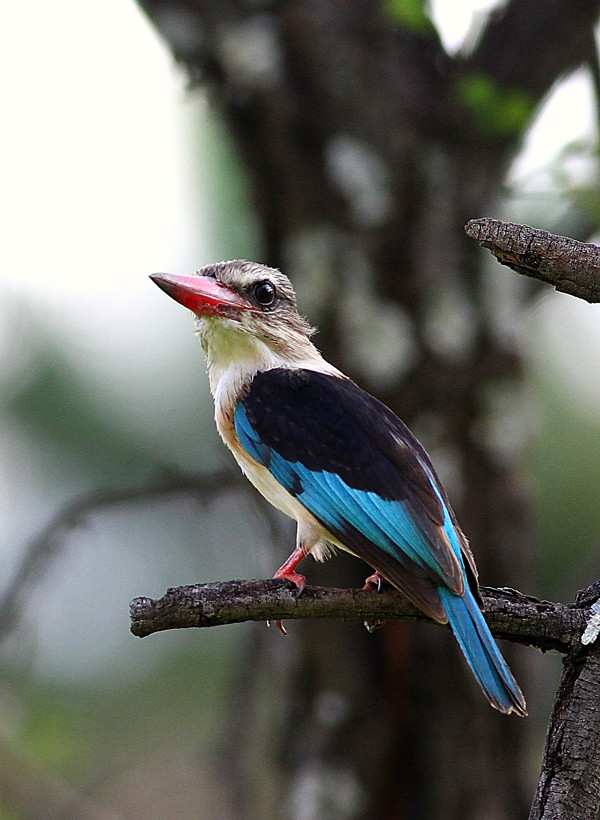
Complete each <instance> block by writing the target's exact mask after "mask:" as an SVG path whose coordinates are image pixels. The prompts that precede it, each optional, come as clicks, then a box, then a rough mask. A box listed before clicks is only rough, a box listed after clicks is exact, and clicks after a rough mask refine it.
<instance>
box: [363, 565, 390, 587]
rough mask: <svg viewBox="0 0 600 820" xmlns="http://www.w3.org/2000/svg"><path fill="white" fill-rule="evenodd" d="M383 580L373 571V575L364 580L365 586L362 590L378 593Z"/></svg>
mask: <svg viewBox="0 0 600 820" xmlns="http://www.w3.org/2000/svg"><path fill="white" fill-rule="evenodd" d="M384 580H385V579H384V578H382V577H381V575H380V574H379V573H378V572H377V570H375V572H374V573H373V575H369V577H368V578H365V585H364V587H363V589H367V590H371V591H372V592H375V591H376V592H380V590H381V585H382V584H383V583H384Z"/></svg>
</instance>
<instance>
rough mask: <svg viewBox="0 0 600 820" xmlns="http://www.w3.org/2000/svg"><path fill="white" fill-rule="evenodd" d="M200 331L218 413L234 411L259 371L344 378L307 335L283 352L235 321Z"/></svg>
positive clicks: (287, 346) (217, 324) (201, 328)
mask: <svg viewBox="0 0 600 820" xmlns="http://www.w3.org/2000/svg"><path fill="white" fill-rule="evenodd" d="M199 329H200V340H201V342H202V347H203V348H204V352H205V354H206V361H207V366H208V379H209V384H210V390H211V393H212V395H213V398H214V400H215V405H216V408H217V411H218V410H219V409H221V410H228V409H230V408H232V407H233V405H235V402H236V401H237V400H238V398H239V396H240V395H241V393H242V392H243V391H244V390H245V388H246V386H247V385H248V384H250V382H251V381H252V379H253V378H254V376H255V375H256V374H257V373H258V372H259V371H265V370H271V369H272V368H275V367H290V368H306V369H308V370H317V371H320V372H324V373H331V374H332V375H338V376H341V375H342V374H341V373H340V372H339V371H338V370H337V369H336V368H335V367H333V365H331V364H329V362H327V361H325V359H324V358H323V357H322V356H321V354H320V353H319V351H318V350H317V348H316V347H315V346H314V345H313V343H312V342H311V341H310V339H308V338H306V337H304V336H303V337H299V338H298V339H297V340H294V343H293V344H288V345H286V346H285V348H283V346H282V349H281V350H275V349H273V348H272V347H271V346H270V345H268V344H267V343H266V342H264V341H263V340H262V339H259V338H258V337H256V336H254V335H251V334H249V333H247V332H246V331H244V330H243V329H241V328H238V327H237V326H236V325H235V324H233V322H232V323H223V322H222V320H221V322H219V323H210V322H209V323H206V322H205V323H204V324H203V325H202V326H200V328H199Z"/></svg>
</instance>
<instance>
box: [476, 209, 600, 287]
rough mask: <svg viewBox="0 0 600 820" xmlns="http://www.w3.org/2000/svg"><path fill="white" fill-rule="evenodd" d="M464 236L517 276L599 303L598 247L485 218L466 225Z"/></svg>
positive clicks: (599, 247) (599, 256) (599, 267)
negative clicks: (492, 255)
mask: <svg viewBox="0 0 600 820" xmlns="http://www.w3.org/2000/svg"><path fill="white" fill-rule="evenodd" d="M465 233H466V234H467V236H468V237H470V238H471V239H475V240H476V241H477V242H479V244H480V245H482V246H483V247H484V248H488V249H489V250H490V251H491V252H492V253H493V254H494V256H495V257H496V259H498V261H499V262H501V263H502V264H503V265H506V266H507V267H509V268H512V270H515V271H517V273H520V274H522V275H523V276H529V277H531V278H533V279H539V280H540V281H542V282H546V283H548V284H551V285H554V287H555V288H556V290H558V291H561V292H562V293H568V294H570V295H571V296H577V297H578V298H579V299H585V301H586V302H594V303H595V302H600V246H598V245H592V244H588V243H585V242H578V241H577V240H576V239H570V238H569V237H567V236H558V235H557V234H552V233H548V232H547V231H540V230H538V229H537V228H530V227H529V226H528V225H516V224H514V223H513V222H500V221H499V220H497V219H488V218H487V217H485V218H483V219H472V220H471V221H470V222H467V224H466V225H465Z"/></svg>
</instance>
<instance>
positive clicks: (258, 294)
mask: <svg viewBox="0 0 600 820" xmlns="http://www.w3.org/2000/svg"><path fill="white" fill-rule="evenodd" d="M254 298H255V299H256V301H257V302H258V304H259V305H261V306H262V307H269V306H270V305H272V304H273V302H274V301H275V286H274V285H273V284H271V282H269V281H268V280H267V279H265V280H264V281H262V282H259V283H258V284H257V285H255V287H254Z"/></svg>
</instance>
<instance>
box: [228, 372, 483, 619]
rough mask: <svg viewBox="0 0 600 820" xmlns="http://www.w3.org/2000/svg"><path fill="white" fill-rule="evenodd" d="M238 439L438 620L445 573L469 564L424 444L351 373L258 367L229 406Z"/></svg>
mask: <svg viewBox="0 0 600 820" xmlns="http://www.w3.org/2000/svg"><path fill="white" fill-rule="evenodd" d="M235 428H236V432H237V435H238V438H239V440H240V442H241V444H242V446H243V447H244V448H245V449H246V450H247V451H248V453H249V454H250V455H251V456H252V457H253V458H255V459H256V460H257V461H258V462H259V463H260V464H262V465H263V466H264V467H266V468H267V469H268V470H269V471H270V472H271V473H272V474H273V476H274V477H275V478H276V479H277V480H278V481H279V483H280V484H282V486H283V487H285V489H286V490H287V491H288V492H289V493H291V494H292V495H293V496H295V497H296V498H297V499H298V501H300V502H301V503H302V504H303V506H304V507H306V509H307V510H309V511H310V512H311V513H312V515H314V516H315V517H316V518H317V519H318V520H319V521H320V522H321V523H322V524H323V526H324V527H325V528H326V529H327V530H328V531H329V532H330V533H331V534H332V535H333V536H335V538H336V539H337V540H338V541H340V543H342V544H344V545H345V546H346V547H347V548H348V550H349V551H351V552H353V553H354V554H355V555H357V556H358V557H360V558H362V559H364V560H365V561H366V562H367V563H368V564H370V565H371V566H372V567H374V568H375V569H377V570H379V571H380V572H381V574H382V575H383V576H384V577H385V578H386V579H387V580H388V581H390V582H391V583H393V584H394V585H396V586H398V587H399V588H400V589H402V590H403V591H404V592H405V593H406V595H407V596H408V597H410V598H411V599H412V600H413V601H414V602H415V603H416V604H417V605H418V606H420V607H422V608H423V609H424V610H425V611H426V612H428V613H429V614H431V615H432V617H434V618H437V619H438V620H444V621H445V620H446V616H445V613H444V611H443V608H442V606H441V602H440V600H439V595H438V594H437V585H438V584H440V583H443V584H444V585H445V586H447V587H448V588H449V589H451V590H452V591H453V592H455V593H457V594H459V595H460V594H462V593H463V592H464V583H465V565H464V562H463V560H462V555H463V554H464V556H465V557H466V558H467V562H468V570H467V576H468V580H469V582H470V584H471V586H473V587H474V589H475V590H476V589H477V583H476V572H475V568H474V564H473V563H472V557H471V554H470V551H469V549H468V545H467V542H466V539H465V538H464V536H463V535H462V533H461V531H460V529H459V528H458V526H457V524H456V521H455V518H454V515H453V513H452V511H451V508H450V505H449V503H448V501H447V499H446V497H445V493H444V490H443V488H442V487H441V484H440V482H439V480H438V478H437V476H436V474H435V470H434V468H433V466H432V464H431V462H430V460H429V457H428V456H427V454H426V452H425V450H424V449H423V447H422V446H421V445H420V444H419V442H418V441H417V439H415V437H414V436H413V435H412V433H410V431H409V430H408V428H407V427H406V426H405V425H404V424H403V423H402V422H401V421H400V419H398V418H397V416H396V415H395V414H394V413H392V411H391V410H390V409H389V408H387V407H386V406H385V405H384V404H382V403H381V402H379V401H378V400H377V399H375V398H374V397H373V396H371V395H369V394H368V393H366V392H365V391H363V390H361V389H360V388H359V387H358V386H357V385H356V384H354V383H353V382H352V381H350V380H349V379H345V378H340V377H336V376H332V375H329V374H324V373H318V372H316V371H311V370H290V369H286V368H277V369H274V370H269V371H266V372H263V373H258V374H257V375H256V376H255V378H254V380H253V381H252V384H251V386H250V388H249V390H248V392H247V393H246V394H245V395H244V396H243V397H242V398H241V399H240V401H239V402H238V404H237V405H236V410H235Z"/></svg>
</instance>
